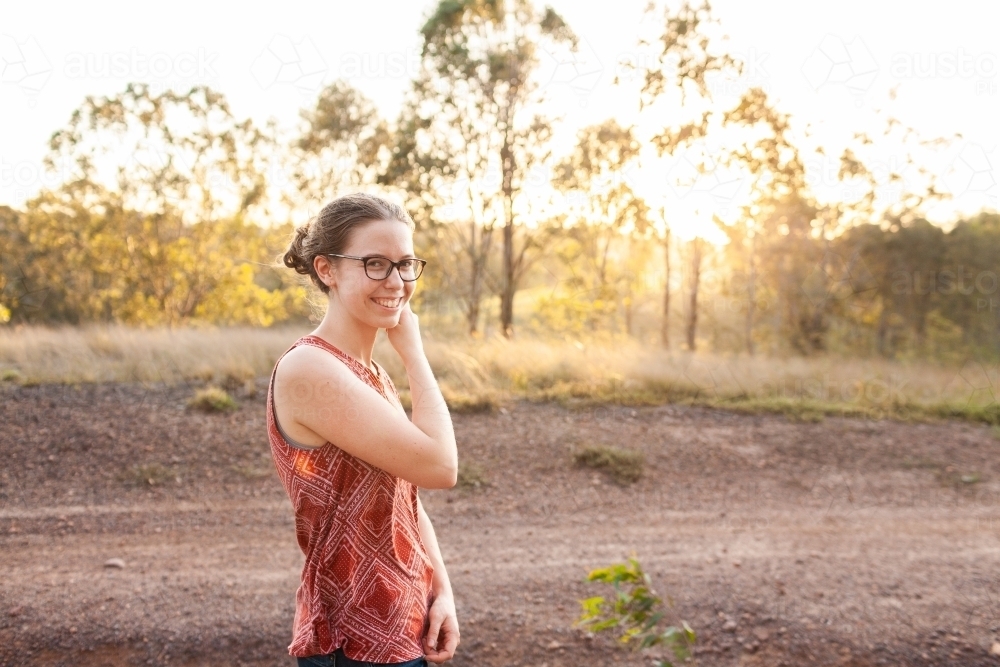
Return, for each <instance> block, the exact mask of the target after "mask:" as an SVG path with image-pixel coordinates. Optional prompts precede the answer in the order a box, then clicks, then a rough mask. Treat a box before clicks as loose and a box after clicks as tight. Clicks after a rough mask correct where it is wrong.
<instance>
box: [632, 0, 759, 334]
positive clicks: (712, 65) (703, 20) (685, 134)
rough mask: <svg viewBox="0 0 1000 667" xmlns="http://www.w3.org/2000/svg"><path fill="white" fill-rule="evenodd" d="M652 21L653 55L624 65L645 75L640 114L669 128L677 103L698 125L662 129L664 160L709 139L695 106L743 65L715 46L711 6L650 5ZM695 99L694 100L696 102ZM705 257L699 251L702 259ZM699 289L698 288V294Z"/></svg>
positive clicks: (666, 290) (644, 39) (665, 233)
mask: <svg viewBox="0 0 1000 667" xmlns="http://www.w3.org/2000/svg"><path fill="white" fill-rule="evenodd" d="M646 18H647V19H648V21H647V24H648V25H650V26H653V33H652V34H641V35H640V36H639V40H638V44H637V46H638V48H639V50H640V52H643V53H648V54H649V56H650V57H649V58H647V59H644V60H643V61H642V62H641V63H630V62H628V61H625V62H623V63H622V65H623V66H624V69H625V70H626V71H628V72H629V73H630V74H634V73H637V74H638V75H639V77H638V78H639V91H638V100H639V110H640V111H641V112H643V113H644V114H645V115H647V116H652V117H653V122H659V123H662V122H663V121H662V118H663V116H664V115H666V114H665V113H664V112H663V111H662V108H663V106H664V105H663V104H659V105H658V104H657V103H658V102H661V101H662V100H664V99H666V98H674V99H670V100H669V101H670V103H671V107H670V112H669V113H670V115H675V114H676V112H677V110H678V109H681V110H686V111H688V112H689V113H693V114H694V116H695V119H694V120H691V121H689V122H686V123H681V124H677V125H674V126H671V125H661V127H662V129H661V130H660V131H659V132H657V133H656V135H655V136H654V137H653V141H652V144H653V146H654V147H655V149H656V150H657V152H658V153H659V154H660V156H663V155H673V154H674V153H675V152H677V151H679V150H683V149H684V148H686V147H687V146H690V145H691V144H692V143H694V142H697V141H699V140H701V139H703V138H704V137H705V136H706V134H707V132H708V122H709V117H710V115H711V112H710V111H709V110H700V109H699V108H696V107H698V106H699V105H698V104H696V103H695V102H697V103H700V105H701V107H702V108H703V107H705V105H706V104H709V103H711V102H712V79H713V77H719V76H732V75H739V74H740V72H741V71H742V63H741V62H739V61H738V60H737V59H736V58H734V57H733V56H732V55H730V54H729V53H727V52H726V51H725V50H720V49H719V48H718V46H717V45H716V44H715V43H713V40H714V36H713V34H712V26H713V25H715V24H717V23H718V21H717V20H716V19H715V17H714V16H713V15H712V9H711V5H710V4H709V3H708V2H707V1H706V2H702V3H701V4H700V5H694V4H692V3H690V2H687V1H685V2H683V3H681V4H680V5H679V6H678V7H677V8H676V9H674V8H672V7H671V6H670V5H660V4H659V3H657V2H650V4H649V5H648V6H647V8H646ZM621 78H622V77H617V78H616V83H620V82H621ZM689 95H691V96H692V97H691V98H690V99H689ZM689 102H691V104H689ZM696 167H697V170H698V171H699V172H700V173H705V172H706V171H708V170H709V169H710V168H711V167H710V166H709V165H706V164H705V162H704V160H702V161H701V162H700V163H699V164H697V165H696ZM671 217H672V212H671V211H669V210H667V209H666V208H664V209H662V214H661V218H662V226H661V228H660V230H659V234H660V238H661V242H662V244H663V248H664V254H663V257H664V265H665V269H666V271H665V272H666V279H665V283H664V286H663V321H662V323H661V327H660V331H661V335H660V340H661V345H662V346H663V347H664V348H666V347H669V345H670V336H669V317H670V236H671V235H670V225H669V220H670V219H671ZM701 252H702V248H701V246H700V245H699V246H698V250H697V254H698V256H699V257H700V256H701ZM699 266H700V262H699ZM698 284H699V283H698V282H693V285H694V288H695V290H697V288H698V287H697V286H698ZM689 304H693V305H694V306H696V305H697V294H694V295H692V296H691V298H690V299H689ZM688 318H689V321H688V326H687V329H688V330H689V331H691V333H690V334H688V335H687V336H686V337H687V338H688V339H689V341H690V340H693V339H692V337H693V336H694V332H693V330H692V326H694V327H696V324H697V313H689V314H688ZM692 318H693V319H692ZM689 346H690V345H689Z"/></svg>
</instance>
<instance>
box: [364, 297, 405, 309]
mask: <svg viewBox="0 0 1000 667" xmlns="http://www.w3.org/2000/svg"><path fill="white" fill-rule="evenodd" d="M372 301H374V302H375V303H377V304H378V305H380V306H382V307H383V308H389V309H393V308H397V307H399V305H400V304H401V303H403V297H401V296H398V297H396V298H395V299H375V298H373V299H372Z"/></svg>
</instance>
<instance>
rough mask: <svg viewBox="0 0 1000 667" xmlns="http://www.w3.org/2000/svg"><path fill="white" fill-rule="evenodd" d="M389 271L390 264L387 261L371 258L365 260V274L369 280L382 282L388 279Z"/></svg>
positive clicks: (390, 268)
mask: <svg viewBox="0 0 1000 667" xmlns="http://www.w3.org/2000/svg"><path fill="white" fill-rule="evenodd" d="M391 270H392V264H390V263H389V260H387V259H383V258H381V257H372V258H371V259H367V260H365V273H367V274H368V277H369V278H374V279H375V280H383V279H385V278H388V277H389V271H391Z"/></svg>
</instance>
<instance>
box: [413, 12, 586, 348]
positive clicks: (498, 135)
mask: <svg viewBox="0 0 1000 667" xmlns="http://www.w3.org/2000/svg"><path fill="white" fill-rule="evenodd" d="M421 35H422V37H423V46H422V52H421V56H422V57H421V73H420V76H419V77H418V81H417V82H416V84H415V88H414V90H415V93H416V95H417V98H418V106H419V111H418V114H419V116H420V118H421V119H423V120H422V124H423V127H420V128H419V129H418V135H421V136H418V137H417V139H416V141H415V144H416V147H417V149H418V150H422V151H425V152H426V154H428V155H429V159H430V163H431V164H434V165H436V167H437V171H436V172H435V180H436V183H434V184H433V185H435V186H437V187H440V188H446V189H448V190H450V192H449V193H448V194H447V195H446V199H448V200H449V201H450V203H451V204H452V206H453V210H451V211H450V213H451V214H452V216H453V217H454V218H455V219H456V221H460V223H461V224H462V225H463V226H464V228H465V229H467V230H468V231H467V232H464V238H463V242H462V247H463V253H464V255H465V256H466V260H467V262H468V266H469V272H470V273H469V277H468V280H469V289H468V290H467V291H466V295H467V296H466V307H467V310H466V314H467V317H468V324H469V329H470V331H475V330H476V326H477V324H476V321H477V319H478V313H479V301H480V299H481V298H482V292H483V286H484V284H485V283H486V281H487V279H488V272H487V267H488V258H489V255H490V250H491V247H492V243H493V234H494V231H495V230H497V228H500V230H501V231H502V237H503V247H502V261H501V266H502V269H501V277H500V280H499V281H498V282H499V285H498V288H499V289H498V292H499V295H500V326H501V330H502V331H503V333H504V335H505V336H507V337H510V336H512V335H513V318H514V295H515V293H516V291H517V289H518V284H519V282H520V280H521V278H522V277H523V276H524V273H525V271H526V270H527V268H528V266H529V265H530V263H531V258H530V256H529V255H530V254H531V253H532V252H533V251H534V250H536V249H537V245H538V243H539V239H538V238H533V230H532V227H531V226H529V225H525V224H523V223H524V222H525V220H523V219H522V218H523V217H524V216H525V215H528V214H530V212H531V210H532V207H531V204H530V203H529V202H528V201H526V200H527V199H529V198H530V196H532V195H534V196H540V195H541V191H543V190H544V189H545V188H538V190H539V192H535V193H529V192H528V190H529V189H530V188H529V187H528V184H527V182H528V179H529V178H530V177H531V174H532V173H533V170H535V169H537V168H538V167H540V166H541V165H542V163H543V162H544V161H545V160H546V159H547V158H548V147H547V146H548V142H549V137H550V134H551V126H550V119H549V118H547V117H546V116H544V115H543V114H542V112H541V109H540V104H541V102H542V100H543V99H544V90H543V87H542V86H541V85H540V83H539V81H538V80H537V76H536V74H537V71H538V68H539V64H540V53H539V51H540V50H541V49H548V50H549V51H551V52H554V53H555V52H558V51H560V50H566V49H572V48H575V45H576V37H575V36H574V35H573V33H572V32H571V30H570V29H569V27H568V26H567V24H566V22H565V21H563V19H562V18H561V17H560V16H559V15H558V14H557V13H556V12H555V11H554V10H553V9H551V8H550V7H546V8H545V9H543V10H539V9H538V8H536V6H535V5H534V4H533V3H532V2H530V0H442V1H441V2H440V3H439V4H438V5H437V6H436V8H435V9H434V10H433V11H432V13H431V14H430V16H429V18H428V20H427V21H426V23H425V24H424V26H423V28H422V29H421ZM515 231H519V232H520V233H519V234H515ZM518 237H520V239H518Z"/></svg>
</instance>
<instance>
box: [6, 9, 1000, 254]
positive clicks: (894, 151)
mask: <svg viewBox="0 0 1000 667" xmlns="http://www.w3.org/2000/svg"><path fill="white" fill-rule="evenodd" d="M552 5H553V6H554V8H555V9H556V10H557V11H558V12H560V13H561V14H562V15H563V16H564V18H565V19H566V20H567V22H568V23H569V24H570V26H571V27H572V28H573V30H574V31H575V32H576V33H577V35H578V36H579V37H580V38H581V49H580V52H579V54H578V55H577V56H576V57H575V60H574V61H573V62H561V63H560V62H557V61H556V60H555V59H554V58H553V57H552V56H550V55H549V54H544V55H545V57H544V58H543V66H542V71H541V76H542V80H543V83H545V86H546V91H547V92H548V94H549V98H550V106H551V110H552V113H553V115H558V116H561V117H562V120H561V122H559V124H558V126H557V135H556V143H557V152H566V151H568V150H569V148H570V146H571V145H572V141H573V138H574V135H575V133H576V131H577V130H578V129H579V128H581V127H583V126H585V125H587V124H590V123H595V122H600V121H602V120H604V119H606V118H608V117H616V118H618V119H619V120H620V121H621V122H623V123H637V124H638V132H639V135H640V136H642V137H648V136H650V135H651V134H652V133H653V132H655V131H656V129H658V127H659V126H660V125H661V124H662V123H663V122H665V121H669V120H671V119H672V118H673V116H672V115H671V114H670V112H669V110H668V111H663V112H661V113H659V114H658V115H657V117H655V118H654V117H653V115H652V114H647V115H646V116H643V117H640V116H638V115H637V100H636V97H635V95H634V94H632V92H631V90H632V89H625V88H615V87H613V86H612V79H613V78H614V76H615V74H616V72H618V71H620V63H621V62H623V61H629V60H632V61H635V60H636V59H641V58H642V55H643V54H642V52H641V51H638V50H637V47H636V45H635V41H636V36H637V34H638V33H639V31H640V28H641V25H642V22H643V13H642V9H643V7H644V6H645V0H621V1H620V2H617V3H614V5H613V9H612V5H608V4H606V3H580V2H570V1H569V0H555V1H554V2H552ZM432 6H433V5H432V4H431V3H424V2H413V1H412V0H410V1H404V0H395V1H391V2H390V1H383V2H379V1H372V2H366V3H354V2H351V3H347V2H324V3H320V2H296V1H290V2H287V3H283V4H282V5H281V6H280V7H279V6H275V5H273V4H271V5H270V6H268V5H265V4H264V3H259V4H257V6H256V8H255V7H254V3H245V4H243V5H241V6H240V8H239V10H238V12H236V13H234V12H233V10H232V8H233V6H232V5H225V4H222V3H219V4H216V3H205V2H187V1H180V2H174V3H170V4H169V5H166V4H165V5H162V9H161V10H160V13H159V14H158V15H156V16H155V18H152V19H151V18H149V15H150V12H149V10H147V9H140V8H139V7H138V6H136V5H135V4H133V3H124V2H122V3H113V2H94V3H86V4H85V5H84V4H72V5H69V4H67V5H62V4H59V5H56V4H52V3H46V2H34V3H15V4H13V5H11V6H8V7H6V8H5V12H4V13H5V20H4V22H3V24H2V26H0V35H2V49H0V57H2V59H3V85H2V87H0V113H2V117H3V120H4V122H3V123H2V125H0V203H4V204H9V205H14V206H21V205H23V203H24V201H25V200H26V198H27V197H30V196H31V195H33V194H35V193H36V192H37V190H38V189H39V187H40V186H41V185H42V184H43V181H42V179H41V177H40V175H39V174H40V167H39V163H40V160H41V158H42V155H43V154H44V151H45V144H46V141H47V139H48V137H49V135H50V134H51V133H52V132H53V131H55V130H56V129H58V128H60V127H62V126H64V125H65V124H66V122H67V120H68V118H69V116H70V113H71V112H72V111H73V109H74V108H75V107H77V106H78V105H79V103H80V101H81V100H82V99H83V97H84V96H85V95H88V94H92V95H108V94H114V93H116V92H119V91H121V90H122V89H123V88H124V86H125V84H126V83H127V82H129V81H146V82H149V83H151V84H154V85H156V86H163V87H165V86H178V87H184V86H190V85H192V84H208V85H210V86H212V87H213V88H216V89H218V90H220V91H222V92H223V93H224V94H225V95H226V96H227V98H228V99H229V100H230V102H231V104H232V105H233V107H234V111H235V112H236V114H237V115H238V116H246V115H249V116H251V117H253V118H254V119H255V120H258V121H261V122H263V121H265V120H266V119H267V118H269V117H275V118H277V119H278V121H279V122H280V123H282V124H285V125H292V124H294V123H295V122H296V120H297V115H298V111H299V110H300V109H301V108H302V107H304V106H308V105H310V104H311V103H312V102H313V101H314V100H315V96H316V94H317V92H318V91H319V90H320V88H321V87H322V86H323V85H324V84H325V83H329V82H330V81H332V80H333V79H335V78H341V77H342V78H347V79H348V80H349V81H350V83H352V84H353V85H354V86H356V87H357V88H359V89H360V90H361V91H363V92H364V93H365V94H367V95H368V96H369V97H371V98H372V99H373V100H374V101H375V103H376V104H377V106H378V107H379V109H380V110H381V112H382V113H383V114H384V115H385V116H386V117H388V118H392V117H394V116H395V114H396V113H397V111H398V109H399V105H400V103H401V100H402V96H403V92H404V90H405V88H406V86H407V82H408V80H409V78H410V77H411V76H412V74H413V71H414V68H415V66H416V63H417V61H418V48H419V39H418V37H419V35H418V29H419V27H420V26H421V24H422V22H423V19H424V17H425V15H426V13H427V12H428V11H429V10H430V8H431V7H432ZM713 9H714V12H715V15H716V16H717V17H718V18H719V20H720V22H721V30H722V31H723V32H724V33H726V34H728V35H729V37H730V40H729V45H730V51H731V52H732V53H734V54H735V55H737V56H738V57H740V58H741V59H742V60H743V61H744V63H745V64H746V65H745V66H746V71H745V74H744V79H743V80H742V81H736V82H732V83H731V84H730V85H727V86H726V88H725V89H721V90H717V91H715V92H716V101H717V103H718V104H719V105H720V106H721V107H728V106H731V105H732V103H734V102H735V101H736V99H737V98H738V95H739V94H740V93H741V92H742V91H743V90H744V89H745V88H746V87H747V86H748V85H759V86H763V87H764V88H765V89H766V90H767V91H768V92H769V94H770V95H771V96H772V97H773V98H774V99H775V100H776V103H777V105H778V107H779V108H780V109H782V110H784V111H785V112H787V113H790V114H791V115H792V118H793V121H794V123H795V125H794V127H795V130H796V136H798V137H800V138H801V141H802V144H803V147H804V148H808V147H811V146H815V145H822V146H824V147H825V148H826V149H827V150H826V153H827V155H828V156H829V159H830V160H832V159H833V156H836V155H838V154H839V152H840V149H841V148H842V147H843V146H844V145H846V142H848V141H849V140H850V138H851V136H852V135H853V134H854V133H855V132H857V131H863V130H865V131H869V132H877V131H878V128H879V127H881V124H882V122H883V121H882V120H880V119H879V116H878V113H877V110H881V112H882V113H883V114H885V113H891V114H892V115H894V116H895V117H897V118H899V119H900V120H901V121H902V122H903V123H905V124H906V125H909V126H912V127H914V128H916V129H917V130H918V131H919V133H920V135H921V136H922V137H923V138H932V137H936V136H953V135H955V134H960V135H961V137H962V138H961V139H960V140H956V141H955V142H953V143H952V145H950V146H948V147H947V148H946V149H942V150H941V151H939V152H938V153H936V154H934V155H928V156H927V158H926V159H927V160H928V162H927V164H926V166H927V168H928V169H930V170H931V171H932V172H933V173H937V174H939V175H940V177H941V184H942V186H941V188H940V189H943V190H946V191H948V192H951V193H952V194H953V195H954V200H953V201H952V202H949V203H948V204H946V205H942V206H940V207H938V208H936V209H934V210H933V211H932V216H931V217H932V219H934V220H935V221H936V222H940V223H942V224H947V223H949V222H951V221H953V220H954V219H955V217H956V215H959V214H962V213H970V212H974V211H978V210H980V209H982V208H984V207H985V208H993V209H996V208H997V195H998V186H997V181H998V180H1000V174H998V170H997V166H998V165H1000V154H998V152H997V144H998V139H1000V129H998V124H997V118H1000V55H998V46H997V45H998V43H1000V42H998V40H997V26H998V25H1000V5H998V4H996V3H981V2H973V1H971V0H958V1H955V2H949V3H946V4H945V3H942V4H939V5H937V6H935V7H933V8H931V6H930V5H927V4H919V5H911V4H905V3H899V2H897V3H890V2H881V3H879V2H870V1H868V2H860V1H857V0H849V1H842V2H837V3H832V2H828V3H802V2H791V1H771V2H755V3H748V2H738V1H737V0H717V2H715V3H713ZM296 61H297V64H296ZM296 67H298V69H296ZM893 88H896V90H897V96H896V98H895V100H894V101H892V102H890V101H889V91H890V90H891V89H893ZM667 116H670V117H669V118H668V117H667ZM677 118H679V116H678V117H677ZM807 127H808V128H809V129H808V131H809V132H810V136H809V137H806V135H805V132H806V130H807ZM899 150H900V149H899V148H898V147H897V146H894V145H888V144H887V145H883V146H876V153H874V154H873V155H874V156H875V158H874V159H875V160H876V164H875V166H876V167H878V166H879V165H882V166H884V167H885V168H887V169H892V168H894V165H895V164H897V163H898V162H899V160H900V159H901V155H900V152H899ZM809 160H811V161H807V164H808V165H809V166H810V170H811V173H812V174H813V183H814V185H815V187H816V191H817V192H818V193H820V195H821V196H826V197H829V198H834V197H836V196H837V192H838V190H837V187H836V185H835V184H833V183H830V180H831V177H830V175H829V174H830V169H831V164H830V163H824V162H823V160H822V159H821V158H819V157H818V156H817V157H814V158H809ZM684 167H685V165H684V164H683V158H678V159H676V160H674V161H673V162H670V161H667V162H661V163H658V164H655V165H654V164H652V162H651V163H650V166H649V167H648V168H644V169H642V170H641V171H640V173H636V174H634V175H632V176H630V177H631V178H634V179H635V181H636V184H637V188H638V189H639V190H640V192H642V193H643V194H644V195H645V196H646V197H647V198H648V199H649V200H650V202H651V203H652V204H653V205H654V206H656V207H659V206H660V205H664V206H667V208H668V210H670V211H672V213H671V217H672V218H673V220H672V223H673V224H674V225H675V228H676V229H677V230H678V233H680V234H681V235H682V236H691V235H693V234H703V235H705V236H708V237H710V238H711V237H713V233H712V231H711V226H710V225H709V224H708V222H707V220H709V219H710V218H711V215H712V214H713V213H714V214H719V215H722V216H723V217H725V215H726V214H727V213H728V212H730V211H731V210H732V209H733V206H734V204H735V203H736V202H738V197H735V196H730V195H728V194H723V195H722V196H721V197H720V192H722V191H724V190H725V187H726V184H722V185H721V186H720V187H721V189H715V190H713V185H712V184H708V185H705V184H703V183H702V184H695V185H688V186H685V187H680V188H679V187H678V186H677V185H676V182H675V181H676V178H674V177H675V176H677V174H678V173H679V171H678V170H680V171H683V169H684ZM834 173H835V170H834ZM672 179H673V180H672ZM734 185H735V184H734Z"/></svg>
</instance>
